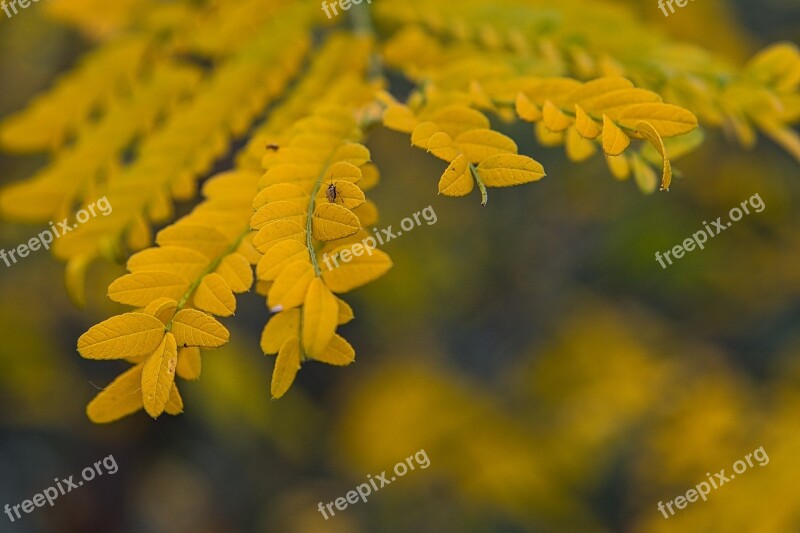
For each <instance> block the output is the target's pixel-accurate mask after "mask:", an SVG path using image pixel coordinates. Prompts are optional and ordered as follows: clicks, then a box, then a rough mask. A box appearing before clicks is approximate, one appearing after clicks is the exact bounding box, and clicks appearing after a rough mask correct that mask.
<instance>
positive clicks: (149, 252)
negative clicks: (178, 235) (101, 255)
mask: <svg viewBox="0 0 800 533" xmlns="http://www.w3.org/2000/svg"><path fill="white" fill-rule="evenodd" d="M208 263H209V260H208V257H206V256H205V255H203V254H201V253H200V252H197V251H195V250H192V249H190V248H179V247H177V246H160V247H155V248H148V249H146V250H142V251H141V252H138V253H136V254H133V255H132V256H131V257H130V259H128V270H129V271H131V272H172V273H173V274H177V275H179V276H182V277H184V278H186V279H195V278H196V277H197V276H198V275H199V274H200V273H201V272H202V271H203V269H205V268H206V267H207V266H208Z"/></svg>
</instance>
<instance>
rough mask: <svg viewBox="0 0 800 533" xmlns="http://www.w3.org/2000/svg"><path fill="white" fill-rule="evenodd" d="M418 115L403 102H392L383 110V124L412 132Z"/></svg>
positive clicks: (392, 128)
mask: <svg viewBox="0 0 800 533" xmlns="http://www.w3.org/2000/svg"><path fill="white" fill-rule="evenodd" d="M417 122H419V121H418V120H417V117H415V116H414V113H413V112H412V111H411V110H410V109H409V108H408V107H407V106H404V105H401V104H391V105H389V107H387V108H386V110H385V111H384V112H383V125H384V126H386V127H387V128H389V129H390V130H395V131H402V132H403V133H411V132H412V131H414V128H415V127H416V125H417Z"/></svg>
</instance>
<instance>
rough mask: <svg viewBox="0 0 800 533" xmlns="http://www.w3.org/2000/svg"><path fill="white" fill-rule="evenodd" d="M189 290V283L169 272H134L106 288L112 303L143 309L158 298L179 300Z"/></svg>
mask: <svg viewBox="0 0 800 533" xmlns="http://www.w3.org/2000/svg"><path fill="white" fill-rule="evenodd" d="M187 290H189V281H188V280H186V279H185V278H183V277H181V276H178V275H177V274H172V273H170V272H136V273H134V274H126V275H124V276H122V277H121V278H118V279H116V280H114V281H113V282H112V283H111V285H109V286H108V297H109V298H111V299H112V300H113V301H115V302H118V303H121V304H126V305H132V306H136V307H144V306H145V305H147V304H149V303H150V302H152V301H153V300H156V299H158V298H172V299H173V300H180V299H181V297H182V296H183V295H184V294H185V293H186V291H187Z"/></svg>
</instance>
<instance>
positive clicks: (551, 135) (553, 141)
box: [534, 122, 564, 146]
mask: <svg viewBox="0 0 800 533" xmlns="http://www.w3.org/2000/svg"><path fill="white" fill-rule="evenodd" d="M534 131H535V132H536V140H538V141H539V144H541V145H542V146H561V145H562V144H563V143H564V132H563V131H560V132H555V131H550V130H549V129H547V126H545V125H544V122H537V123H536V125H535V126H534Z"/></svg>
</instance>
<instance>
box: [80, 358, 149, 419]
mask: <svg viewBox="0 0 800 533" xmlns="http://www.w3.org/2000/svg"><path fill="white" fill-rule="evenodd" d="M142 366H143V365H136V366H134V367H132V368H130V369H128V370H127V371H126V372H124V373H122V374H120V375H119V376H117V379H115V380H114V381H113V382H111V384H110V385H108V386H107V387H106V388H105V389H103V390H102V391H100V392H99V393H98V394H97V396H95V397H94V399H93V400H92V401H91V402H89V405H87V406H86V414H87V415H88V416H89V420H91V421H92V422H94V423H95V424H107V423H109V422H114V421H116V420H119V419H120V418H122V417H124V416H128V415H130V414H132V413H135V412H136V411H138V410H139V409H141V408H142V407H144V403H143V401H142V393H141V391H140V389H141V388H142Z"/></svg>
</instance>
